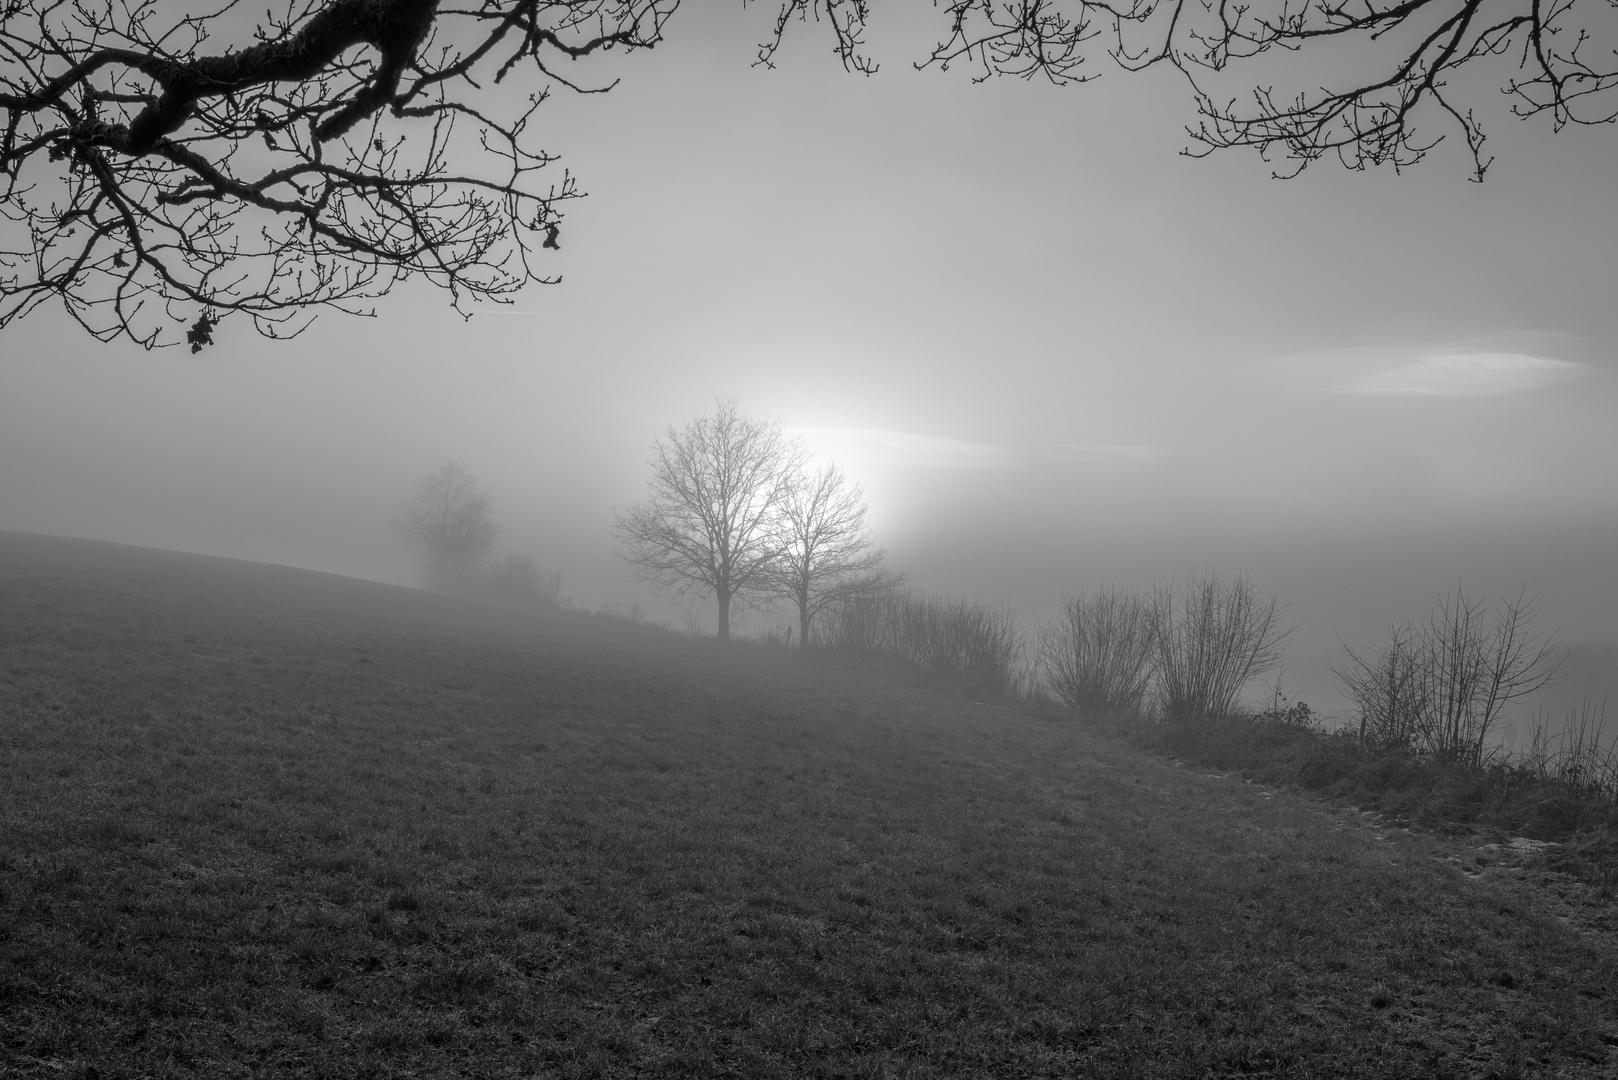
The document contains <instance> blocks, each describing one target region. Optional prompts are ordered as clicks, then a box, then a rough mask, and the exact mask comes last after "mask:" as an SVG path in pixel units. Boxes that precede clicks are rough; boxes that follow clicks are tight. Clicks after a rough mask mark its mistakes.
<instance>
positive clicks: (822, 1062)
mask: <svg viewBox="0 0 1618 1080" xmlns="http://www.w3.org/2000/svg"><path fill="white" fill-rule="evenodd" d="M1442 844H1443V842H1442V841H1439V840H1436V839H1433V838H1430V837H1426V836H1423V835H1417V834H1409V833H1404V832H1399V831H1394V830H1382V829H1378V828H1377V827H1376V826H1375V823H1374V822H1371V821H1370V820H1369V819H1366V818H1364V817H1363V816H1361V815H1359V814H1355V813H1352V812H1348V811H1338V812H1331V811H1327V810H1323V809H1321V808H1320V807H1318V806H1316V805H1314V804H1311V803H1309V802H1307V801H1305V800H1303V799H1301V798H1296V797H1293V796H1290V795H1287V794H1284V793H1279V794H1278V793H1272V792H1268V791H1265V790H1263V789H1262V788H1261V787H1259V786H1257V785H1248V784H1243V783H1241V782H1240V781H1239V780H1237V779H1234V778H1230V777H1217V776H1208V775H1200V774H1199V772H1198V771H1192V770H1185V769H1179V768H1175V767H1174V766H1172V765H1169V764H1166V763H1164V762H1161V761H1157V760H1154V759H1152V758H1149V757H1146V756H1144V755H1141V754H1138V753H1136V752H1134V751H1132V750H1130V749H1127V748H1125V747H1123V746H1121V745H1118V744H1114V743H1109V742H1105V741H1101V740H1099V739H1097V738H1096V737H1094V736H1092V735H1089V734H1087V733H1085V732H1083V731H1081V730H1078V729H1077V728H1075V727H1074V726H1072V725H1070V724H1067V723H1063V722H1060V721H1059V720H1058V719H1057V718H1055V717H1053V716H1041V715H1038V714H1036V713H1034V712H1031V711H1029V710H1024V709H1019V708H1017V707H1014V706H994V705H976V704H972V703H970V702H965V701H957V700H950V699H948V698H944V697H941V696H938V695H936V694H933V693H931V692H929V691H927V690H926V689H925V688H921V687H917V686H908V685H906V684H905V683H904V681H903V680H902V679H896V678H895V677H894V676H893V674H892V673H891V672H883V671H874V670H861V669H859V668H858V667H856V666H854V665H852V664H849V663H847V662H839V661H836V660H834V659H826V658H820V657H811V658H809V660H808V662H805V660H804V658H802V657H800V656H798V655H797V654H795V653H792V652H788V651H786V650H777V649H766V648H762V647H747V646H742V647H737V648H734V649H732V650H731V651H730V652H729V653H728V654H722V653H720V652H719V651H718V650H717V649H716V647H715V645H714V644H713V643H712V642H711V641H703V640H695V639H690V638H683V637H676V636H673V635H670V634H666V633H661V632H658V631H654V630H649V629H646V628H641V627H635V626H632V625H630V624H628V623H626V622H623V621H619V620H609V619H604V618H598V617H592V616H586V615H578V614H570V613H561V614H557V615H554V616H552V617H549V618H542V617H539V616H534V615H527V616H524V615H519V614H515V613H511V612H506V611H501V610H496V609H492V608H483V607H478V606H475V605H471V604H463V603H456V602H452V601H449V600H445V599H443V598H439V597H434V596H430V595H426V594H423V593H419V592H415V591H411V590H406V589H398V588H391V587H386V586H381V585H374V584H369V583H365V582H359V581H353V580H349V579H344V578H337V577H330V576H325V575H319V574H311V573H306V572H300V571H293V570H287V569H281V568H276V567H268V566H260V565H255V564H247V563H238V562H230V561H226V560H217V559H204V558H198V557H194V556H182V555H174V554H166V553H161V552H152V551H145V550H139V549H132V548H121V547H115V546H110V545H100V544H92V543H87V542H78V541H63V540H53V539H45V538H40V537H31V536H26V535H19V534H6V533H0V1075H3V1076H7V1077H10V1076H42V1077H63V1078H69V1080H79V1078H86V1077H96V1078H98V1080H110V1078H114V1077H136V1076H206V1077H235V1076H240V1077H248V1076H266V1077H269V1076H275V1077H283V1076H287V1077H304V1076H307V1077H315V1076H326V1077H350V1076H378V1077H382V1076H388V1077H394V1076H416V1077H436V1076H446V1077H447V1076H466V1077H536V1076H537V1077H551V1076H557V1077H587V1076H635V1075H641V1076H692V1077H715V1076H737V1077H749V1078H753V1077H772V1076H782V1077H787V1076H791V1077H799V1076H825V1077H831V1076H872V1077H877V1076H917V1077H922V1076H925V1077H933V1076H946V1075H962V1076H995V1077H999V1076H1004V1077H1021V1076H1052V1077H1084V1076H1119V1077H1125V1076H1141V1077H1202V1076H1225V1075H1270V1076H1286V1077H1309V1076H1318V1077H1350V1076H1365V1077H1399V1076H1430V1077H1457V1078H1460V1077H1468V1078H1470V1077H1514V1076H1557V1077H1581V1078H1582V1077H1598V1076H1618V985H1615V978H1614V972H1615V971H1618V948H1615V945H1614V939H1613V937H1612V936H1611V935H1604V934H1601V933H1597V932H1593V931H1581V930H1580V929H1579V928H1578V927H1577V926H1575V925H1572V924H1570V923H1568V922H1566V921H1564V920H1563V919H1560V918H1557V917H1556V916H1555V914H1554V913H1553V911H1552V910H1551V909H1550V908H1548V907H1546V906H1545V905H1544V904H1543V903H1542V902H1541V900H1540V895H1541V894H1540V893H1539V892H1538V891H1536V890H1534V889H1531V888H1529V887H1527V885H1526V884H1525V883H1524V882H1522V881H1521V880H1519V879H1520V878H1521V877H1523V876H1524V875H1523V874H1522V873H1521V872H1520V871H1513V870H1511V869H1509V868H1505V869H1499V870H1497V871H1491V872H1479V870H1478V867H1477V866H1476V865H1473V864H1467V865H1458V862H1457V859H1458V856H1456V855H1455V852H1454V851H1453V850H1451V849H1447V848H1445V847H1443V846H1442ZM1461 861H1463V862H1464V860H1461ZM1473 862H1474V863H1475V862H1476V860H1474V861H1473Z"/></svg>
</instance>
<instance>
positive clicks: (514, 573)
mask: <svg viewBox="0 0 1618 1080" xmlns="http://www.w3.org/2000/svg"><path fill="white" fill-rule="evenodd" d="M483 589H484V592H485V593H486V594H487V595H488V597H489V599H491V600H495V601H498V602H500V603H503V604H515V605H518V606H521V607H552V608H553V607H558V606H560V601H561V595H562V575H561V574H559V573H557V572H555V571H554V570H553V571H551V572H550V573H548V574H547V573H545V572H543V571H541V570H540V568H539V563H538V562H536V561H535V560H534V557H533V556H532V555H521V554H518V553H516V552H511V553H509V554H507V555H506V556H505V557H504V558H502V559H499V560H497V561H496V562H495V563H494V564H493V565H492V566H490V567H489V570H488V572H487V573H486V574H485V575H484V578H483Z"/></svg>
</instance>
